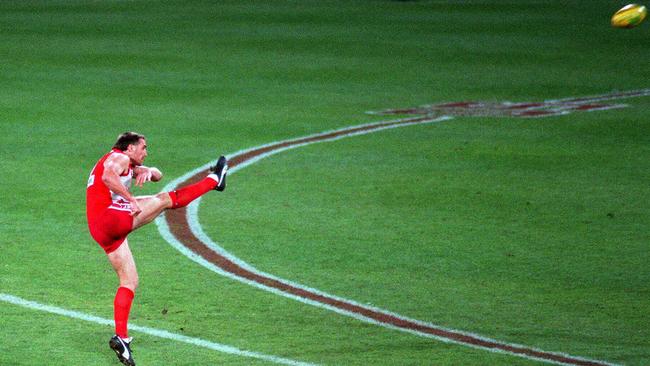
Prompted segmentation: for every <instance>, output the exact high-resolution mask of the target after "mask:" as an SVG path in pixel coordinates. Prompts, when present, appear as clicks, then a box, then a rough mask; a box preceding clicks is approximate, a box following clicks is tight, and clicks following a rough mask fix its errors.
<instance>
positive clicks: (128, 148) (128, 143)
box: [113, 132, 147, 165]
mask: <svg viewBox="0 0 650 366" xmlns="http://www.w3.org/2000/svg"><path fill="white" fill-rule="evenodd" d="M113 148H115V149H118V150H121V151H123V152H124V153H125V154H126V155H128V156H129V158H131V161H132V162H133V164H135V165H140V164H142V162H144V158H146V157H147V140H146V138H145V137H144V135H142V134H139V133H137V132H124V133H123V134H121V135H119V136H118V137H117V141H115V145H113Z"/></svg>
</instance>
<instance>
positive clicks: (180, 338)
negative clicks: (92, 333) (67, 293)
mask: <svg viewBox="0 0 650 366" xmlns="http://www.w3.org/2000/svg"><path fill="white" fill-rule="evenodd" d="M0 301H4V302H6V303H9V304H13V305H18V306H22V307H24V308H28V309H32V310H39V311H44V312H46V313H51V314H57V315H62V316H66V317H68V318H73V319H78V320H83V321H87V322H91V323H96V324H101V325H109V326H113V325H114V324H113V320H112V319H105V318H100V317H98V316H94V315H89V314H85V313H81V312H78V311H73V310H66V309H62V308H59V307H56V306H51V305H45V304H41V303H38V302H35V301H29V300H25V299H22V298H20V297H17V296H13V295H9V294H4V293H0ZM129 330H130V331H135V332H140V333H144V334H148V335H150V336H154V337H158V338H165V339H170V340H172V341H176V342H182V343H187V344H191V345H193V346H198V347H203V348H207V349H210V350H213V351H217V352H221V353H227V354H231V355H236V356H242V357H249V358H255V359H258V360H264V361H269V362H273V363H276V364H280V365H291V366H315V364H312V363H306V362H300V361H294V360H290V359H287V358H282V357H277V356H270V355H265V354H262V353H257V352H252V351H245V350H240V349H238V348H236V347H233V346H228V345H225V344H221V343H215V342H210V341H207V340H205V339H201V338H194V337H188V336H184V335H182V334H176V333H171V332H168V331H166V330H161V329H155V328H149V327H142V326H139V325H134V324H129Z"/></svg>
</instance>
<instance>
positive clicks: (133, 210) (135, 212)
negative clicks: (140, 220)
mask: <svg viewBox="0 0 650 366" xmlns="http://www.w3.org/2000/svg"><path fill="white" fill-rule="evenodd" d="M129 203H131V216H137V215H138V214H139V213H140V212H142V209H141V208H140V206H138V201H136V200H132V201H129Z"/></svg>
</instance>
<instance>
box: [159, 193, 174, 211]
mask: <svg viewBox="0 0 650 366" xmlns="http://www.w3.org/2000/svg"><path fill="white" fill-rule="evenodd" d="M156 199H158V200H159V201H160V202H162V203H163V207H165V208H170V207H172V199H171V197H169V193H167V192H160V193H158V194H156Z"/></svg>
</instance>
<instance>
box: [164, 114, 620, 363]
mask: <svg viewBox="0 0 650 366" xmlns="http://www.w3.org/2000/svg"><path fill="white" fill-rule="evenodd" d="M451 119H453V117H451V116H441V117H438V118H436V119H431V120H429V121H422V122H419V123H417V124H428V123H436V122H442V121H447V120H451ZM399 121H401V120H396V121H384V122H376V123H369V124H364V125H357V126H351V127H346V128H341V129H337V130H333V131H326V132H322V133H318V134H313V135H309V136H305V137H300V138H294V139H288V140H282V141H276V142H272V143H269V144H264V145H260V146H256V147H253V148H249V149H245V150H240V151H237V152H235V153H233V154H229V155H228V159H229V160H230V159H232V158H233V157H236V156H240V155H244V154H246V153H248V152H251V151H254V150H258V149H262V148H265V147H269V146H273V145H278V144H282V143H287V142H292V141H300V140H303V139H308V138H311V137H318V136H323V135H328V134H331V133H332V132H341V131H346V130H353V129H357V128H359V127H367V126H373V125H377V126H378V127H376V128H374V129H370V130H364V131H358V132H352V133H350V134H345V135H339V136H336V137H332V138H328V139H322V140H316V141H310V142H304V143H297V144H295V145H290V146H286V147H282V148H278V149H275V150H271V151H269V152H267V153H264V154H261V155H259V156H257V157H254V158H252V159H249V160H246V161H245V162H243V163H240V164H239V165H237V166H235V167H233V168H232V169H230V170H229V171H228V173H229V174H231V175H232V174H234V173H236V172H237V171H239V170H240V169H243V168H245V167H247V166H250V165H252V164H254V163H257V162H258V161H260V160H262V159H264V158H267V157H269V156H272V155H275V154H278V153H280V152H284V151H287V150H291V149H295V148H298V147H302V146H306V145H311V144H315V143H321V142H330V141H335V140H340V139H343V138H347V137H352V136H357V135H364V134H369V133H373V132H377V131H381V130H385V129H392V128H398V127H406V126H411V125H412V124H394V125H389V126H383V127H382V126H381V125H382V124H386V123H392V122H399ZM215 162H216V160H214V161H210V162H208V163H206V164H204V165H202V166H200V167H198V168H196V169H194V170H192V171H190V172H188V173H186V174H184V175H182V176H181V177H178V178H176V179H175V180H173V181H172V182H170V183H168V184H167V185H166V186H165V187H164V188H163V190H162V191H171V190H174V189H175V188H176V187H177V186H178V185H179V184H181V183H182V182H184V181H186V180H187V179H189V178H190V177H192V176H194V175H196V174H198V173H200V172H202V171H204V170H206V169H207V168H208V167H209V166H210V165H213V164H214V163H215ZM200 202H201V199H200V198H199V199H197V200H195V201H194V202H192V203H191V204H190V205H189V206H188V207H187V219H188V223H189V224H190V229H191V231H192V233H193V234H194V235H195V236H196V237H197V238H198V239H199V240H200V241H201V242H202V243H203V244H205V245H206V246H207V247H209V248H210V249H211V250H213V251H214V252H216V253H217V254H219V255H221V256H223V257H225V258H227V259H228V260H230V261H232V262H233V263H235V264H236V265H238V266H240V267H242V268H244V269H246V270H248V271H250V272H252V273H254V274H256V275H260V276H262V277H266V278H270V279H274V280H276V281H279V282H281V283H284V284H287V285H290V286H292V287H295V288H299V289H302V290H306V291H309V292H312V293H315V294H318V295H322V296H325V297H329V298H332V299H335V300H338V301H341V302H345V303H348V304H352V305H355V306H359V307H363V308H366V309H371V310H373V311H376V312H381V313H384V314H387V315H391V316H394V317H396V318H398V319H401V320H405V321H409V322H413V323H416V324H419V325H423V326H426V327H431V328H435V329H440V330H444V331H448V332H453V333H456V334H461V335H467V336H470V337H473V338H476V339H480V340H484V341H487V342H494V343H499V344H502V345H506V346H512V347H517V348H526V349H529V350H533V351H538V352H543V353H546V354H550V355H556V356H562V357H567V358H573V359H576V360H582V361H591V362H597V363H600V364H603V365H612V366H614V365H616V364H613V363H609V362H607V361H601V360H592V359H587V358H582V357H577V356H572V355H569V354H566V353H561V352H549V351H544V350H541V349H537V348H533V347H529V346H524V345H519V344H515V343H507V342H502V341H498V340H495V339H491V338H487V337H483V336H480V335H478V334H474V333H469V332H464V331H459V330H455V329H450V328H444V327H441V326H438V325H435V324H432V323H428V322H423V321H420V320H417V319H411V318H408V317H404V316H402V315H399V314H396V313H393V312H390V311H388V310H384V309H381V308H377V307H373V306H368V305H364V304H360V303H358V302H356V301H354V300H349V299H345V298H341V297H337V296H334V295H330V294H328V293H325V292H322V291H320V290H317V289H314V288H310V287H307V286H303V285H300V284H297V283H294V282H291V281H288V280H285V279H282V278H279V277H276V276H274V275H271V274H268V273H265V272H263V271H259V270H258V269H256V268H255V267H253V266H252V265H250V264H248V263H247V262H245V261H243V260H241V259H239V258H237V257H236V256H234V255H232V254H231V253H229V252H228V251H226V250H225V249H224V248H222V247H221V246H219V245H218V244H217V243H215V242H214V241H212V240H211V239H210V237H209V236H208V235H207V234H206V233H205V232H204V231H203V229H202V228H201V224H200V223H199V221H198V207H199V204H200ZM156 225H157V226H158V231H159V232H160V234H161V235H162V237H163V238H164V239H165V240H166V241H167V242H168V243H169V244H170V245H172V246H173V247H174V248H176V249H177V250H178V251H180V252H181V253H182V254H183V255H185V256H187V257H188V258H190V259H191V260H193V261H195V262H197V263H198V264H200V265H202V266H203V267H205V268H207V269H209V270H210V271H213V272H215V273H217V274H219V275H222V276H225V277H227V278H230V279H233V280H236V281H239V282H242V283H245V284H248V285H251V286H253V287H256V288H258V289H261V290H265V291H269V292H271V293H274V294H276V295H280V296H283V297H287V298H290V299H294V300H296V301H299V302H302V303H305V304H309V305H312V306H316V307H319V308H322V309H327V310H330V311H333V312H336V313H338V314H341V315H346V316H349V317H352V318H354V319H357V320H360V321H363V322H366V323H371V324H374V325H379V326H381V327H384V328H389V329H394V330H399V331H402V332H407V333H411V334H414V335H418V336H422V337H426V338H432V339H436V340H438V341H441V342H444V343H454V344H459V345H463V346H467V347H471V348H475V349H480V350H487V351H490V352H494V353H502V354H508V355H512V356H517V357H521V358H525V359H529V360H534V361H541V362H545V363H550V364H556V365H574V364H573V363H563V362H558V361H554V360H549V359H545V358H538V357H533V356H528V355H524V354H520V353H514V352H508V351H505V350H501V349H495V348H489V347H482V346H478V345H473V344H469V343H465V342H459V341H455V340H453V339H449V338H445V337H440V336H436V335H433V334H429V333H425V332H421V331H417V330H413V329H405V328H400V327H397V326H394V325H391V324H387V323H383V322H380V321H377V320H375V319H372V318H369V317H366V316H363V315H360V314H358V313H355V312H352V311H348V310H344V309H340V308H338V307H335V306H332V305H328V304H324V303H321V302H318V301H314V300H310V299H307V298H304V297H300V296H296V295H293V294H290V293H287V292H284V291H281V290H279V289H276V288H273V287H270V286H266V285H263V284H260V283H258V282H255V281H252V280H249V279H246V278H242V277H239V276H237V275H235V274H233V273H230V272H226V271H224V270H223V269H221V268H219V267H217V266H216V265H214V264H212V263H210V262H208V261H207V260H205V259H204V258H203V257H201V256H200V255H198V254H196V253H194V252H192V251H191V250H190V249H188V248H187V247H185V246H184V245H183V244H182V243H180V242H179V241H178V239H176V237H175V236H174V235H173V234H172V233H171V231H170V229H169V227H168V225H167V222H166V220H165V218H164V215H161V216H159V217H158V218H157V219H156Z"/></svg>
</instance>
